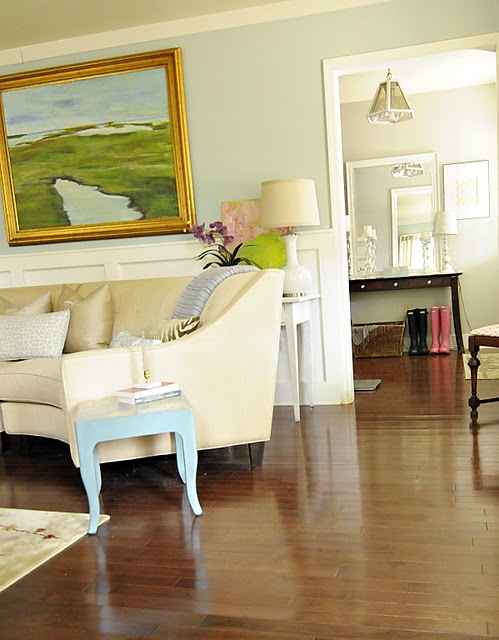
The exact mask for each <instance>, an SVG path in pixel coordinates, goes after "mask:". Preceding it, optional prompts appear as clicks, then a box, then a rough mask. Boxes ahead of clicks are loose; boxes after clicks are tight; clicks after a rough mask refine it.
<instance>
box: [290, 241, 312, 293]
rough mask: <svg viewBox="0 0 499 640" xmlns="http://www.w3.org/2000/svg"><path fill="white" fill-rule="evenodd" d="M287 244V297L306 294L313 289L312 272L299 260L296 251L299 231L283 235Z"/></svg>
mask: <svg viewBox="0 0 499 640" xmlns="http://www.w3.org/2000/svg"><path fill="white" fill-rule="evenodd" d="M283 239H284V243H285V244H286V266H285V267H284V293H283V295H284V296H286V297H298V296H306V295H308V294H309V293H310V292H311V290H312V274H311V273H310V271H309V270H308V269H307V268H306V267H303V266H302V265H301V264H300V263H299V262H298V254H297V252H296V241H297V240H298V234H297V233H287V234H285V235H284V236H283Z"/></svg>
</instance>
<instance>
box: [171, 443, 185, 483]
mask: <svg viewBox="0 0 499 640" xmlns="http://www.w3.org/2000/svg"><path fill="white" fill-rule="evenodd" d="M174 435H175V451H176V459H177V469H178V475H179V476H180V479H181V480H182V482H183V483H184V484H185V483H186V480H187V478H186V476H185V453H184V442H183V440H182V437H181V435H180V434H179V433H178V432H177V431H175V433H174Z"/></svg>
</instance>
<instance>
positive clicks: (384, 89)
mask: <svg viewBox="0 0 499 640" xmlns="http://www.w3.org/2000/svg"><path fill="white" fill-rule="evenodd" d="M366 117H367V120H368V121H369V122H370V123H371V124H397V122H402V121H403V120H412V118H414V111H413V110H412V109H411V107H410V106H409V103H408V102H407V99H406V97H405V95H404V92H403V91H402V89H401V88H400V85H399V83H398V82H397V81H396V80H392V74H391V73H390V69H388V74H387V76H386V81H385V82H381V83H380V85H379V87H378V90H377V91H376V94H375V96H374V100H373V101H372V103H371V108H370V109H369V113H368V114H367V116H366Z"/></svg>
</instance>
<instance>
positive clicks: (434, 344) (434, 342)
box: [430, 307, 440, 356]
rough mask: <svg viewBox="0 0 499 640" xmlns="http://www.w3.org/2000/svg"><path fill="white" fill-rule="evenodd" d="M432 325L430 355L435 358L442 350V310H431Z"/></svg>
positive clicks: (437, 308) (435, 308)
mask: <svg viewBox="0 0 499 640" xmlns="http://www.w3.org/2000/svg"><path fill="white" fill-rule="evenodd" d="M430 324H431V347H430V354H431V355H432V356H435V355H437V354H438V352H439V350H440V308H439V307H432V308H431V309H430Z"/></svg>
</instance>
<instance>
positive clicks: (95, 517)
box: [78, 439, 101, 534]
mask: <svg viewBox="0 0 499 640" xmlns="http://www.w3.org/2000/svg"><path fill="white" fill-rule="evenodd" d="M78 448H79V454H80V474H81V479H82V481H83V486H84V487H85V491H86V493H87V497H88V506H89V511H90V521H89V524H88V533H90V534H93V533H96V531H97V524H98V522H99V515H100V506H99V486H100V477H101V476H100V468H99V465H98V463H97V467H96V466H95V460H96V458H97V446H96V445H95V444H93V446H92V444H91V443H84V442H81V439H79V441H78ZM97 459H98V458H97ZM97 476H98V477H97Z"/></svg>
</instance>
